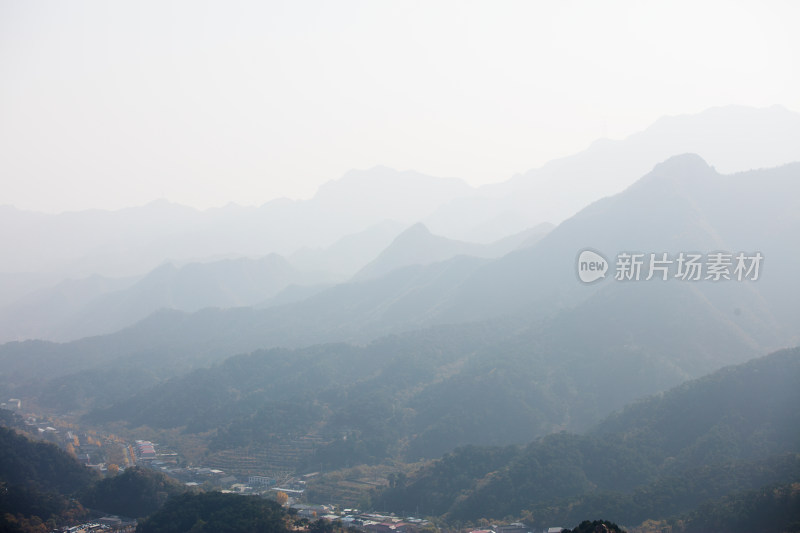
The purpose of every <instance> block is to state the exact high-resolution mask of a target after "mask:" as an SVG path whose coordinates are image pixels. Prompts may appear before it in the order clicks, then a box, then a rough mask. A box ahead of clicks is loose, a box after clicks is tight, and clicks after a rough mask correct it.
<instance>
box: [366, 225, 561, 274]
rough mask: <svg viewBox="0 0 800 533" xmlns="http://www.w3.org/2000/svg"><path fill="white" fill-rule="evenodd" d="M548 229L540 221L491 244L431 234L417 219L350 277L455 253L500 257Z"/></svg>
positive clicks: (534, 239) (384, 270)
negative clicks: (532, 226)
mask: <svg viewBox="0 0 800 533" xmlns="http://www.w3.org/2000/svg"><path fill="white" fill-rule="evenodd" d="M550 229H552V225H550V224H547V223H543V224H539V225H538V226H536V227H535V228H530V229H528V230H526V231H523V232H520V233H518V234H515V235H509V236H508V237H505V238H504V239H501V240H499V241H496V242H493V243H490V244H478V243H471V242H464V241H456V240H453V239H448V238H446V237H441V236H439V235H434V234H432V233H431V232H430V231H429V230H428V228H427V227H425V225H424V224H422V223H420V222H418V223H417V224H414V225H413V226H411V227H410V228H408V229H406V230H405V231H404V232H403V233H401V234H400V235H398V236H397V237H396V238H395V240H394V241H392V243H391V244H390V245H389V247H387V248H386V249H385V250H383V251H382V252H381V253H380V254H379V255H378V257H376V258H375V259H374V260H373V261H371V262H370V263H369V264H367V265H366V266H364V268H362V269H361V270H359V271H358V272H357V273H356V274H355V276H353V281H364V280H368V279H374V278H378V277H380V276H382V275H386V274H388V273H390V272H391V271H393V270H396V269H398V268H402V267H406V266H412V265H429V264H431V263H438V262H440V261H446V260H448V259H451V258H453V257H455V256H457V255H468V256H472V257H484V258H489V259H493V258H498V257H502V256H504V255H505V254H507V253H509V252H511V251H513V250H515V249H518V248H521V247H526V246H532V245H533V244H535V243H536V242H537V241H538V240H539V239H541V238H542V237H544V236H545V235H546V234H547V232H548V231H549V230H550Z"/></svg>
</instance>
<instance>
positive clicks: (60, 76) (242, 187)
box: [0, 0, 800, 212]
mask: <svg viewBox="0 0 800 533" xmlns="http://www.w3.org/2000/svg"><path fill="white" fill-rule="evenodd" d="M799 22H800V3H792V2H763V1H758V2H755V1H754V2H731V1H724V2H696V1H691V2H641V1H632V2H614V3H609V2H561V1H558V2H556V1H553V2H528V1H526V2H498V1H491V2H490V1H486V2H480V3H478V2H464V1H460V0H459V1H441V2H436V1H422V2H408V1H403V2H399V1H398V2H379V1H369V2H354V1H337V2H332V1H326V2H322V1H320V2H307V1H297V0H295V1H288V2H256V1H252V2H249V1H241V2H236V1H227V0H226V1H224V2H223V1H219V2H213V3H207V2H200V1H197V0H191V1H185V2H183V1H180V2H178V1H173V2H170V1H164V0H158V1H141V0H137V1H127V2H122V1H119V2H116V1H115V2H109V1H107V0H98V1H69V2H67V1H63V0H56V1H36V0H18V1H8V0H0V185H2V189H0V204H12V205H15V206H18V207H21V208H26V209H36V210H45V211H51V212H56V211H62V210H73V209H83V208H89V207H103V208H119V207H122V206H130V205H140V204H143V203H146V202H148V201H151V200H153V199H156V198H162V197H164V198H168V199H170V200H172V201H175V202H179V203H184V204H188V205H193V206H196V207H201V208H204V207H209V206H217V205H223V204H225V203H228V202H230V201H233V202H237V203H241V204H247V205H253V204H261V203H263V202H265V201H267V200H269V199H271V198H274V197H278V196H289V197H293V198H303V197H308V196H310V195H311V194H313V192H314V191H315V190H316V187H317V186H319V185H320V184H321V183H323V182H325V181H328V180H330V179H335V178H338V177H340V176H341V175H342V174H343V173H344V172H346V171H347V170H349V169H351V168H369V167H371V166H374V165H378V164H380V165H386V166H390V167H394V168H397V169H400V170H404V169H414V170H418V171H420V172H424V173H429V174H432V175H438V176H458V177H462V178H464V179H465V180H467V181H468V182H469V183H471V184H474V185H477V184H482V183H488V182H495V181H502V180H505V179H508V178H509V177H510V176H511V175H513V174H515V173H517V172H523V171H525V170H528V169H530V168H533V167H536V166H539V165H541V164H543V163H544V162H546V161H548V160H550V159H552V158H554V157H559V156H563V155H568V154H570V153H574V152H576V151H578V150H581V149H583V148H585V147H586V146H587V145H588V144H589V143H590V142H591V141H592V140H594V139H596V138H598V137H604V136H605V137H611V138H622V137H624V136H626V135H629V134H630V133H633V132H635V131H638V130H641V129H643V128H644V127H646V126H647V125H649V124H650V123H651V122H653V121H654V120H655V119H657V118H659V117H660V116H663V115H667V114H681V113H694V112H699V111H701V110H703V109H706V108H708V107H711V106H715V105H726V104H745V105H753V106H759V107H762V106H769V105H772V104H782V105H784V106H786V107H788V108H790V109H793V110H800V58H799V57H798V56H799V55H800V32H798V31H797V25H798V23H799Z"/></svg>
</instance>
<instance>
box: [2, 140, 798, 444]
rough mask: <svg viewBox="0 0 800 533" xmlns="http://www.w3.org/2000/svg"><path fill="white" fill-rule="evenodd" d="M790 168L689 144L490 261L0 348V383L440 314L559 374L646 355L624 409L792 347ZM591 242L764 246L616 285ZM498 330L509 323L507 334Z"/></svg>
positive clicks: (365, 330) (368, 333)
mask: <svg viewBox="0 0 800 533" xmlns="http://www.w3.org/2000/svg"><path fill="white" fill-rule="evenodd" d="M798 172H800V167H799V166H798V165H797V164H793V165H786V166H783V167H780V168H776V169H767V170H756V171H749V172H745V173H740V174H734V175H727V176H726V175H721V174H718V173H717V172H716V171H714V170H713V169H712V168H711V167H709V166H708V165H707V164H706V163H705V162H704V161H703V160H702V159H700V158H699V157H698V156H696V155H683V156H677V157H674V158H671V159H670V160H668V161H666V162H664V163H662V164H659V165H658V166H656V168H654V169H653V171H652V172H650V173H649V174H648V175H646V176H644V177H643V178H642V179H641V180H640V181H638V182H637V183H636V184H634V185H633V186H631V187H630V188H629V189H627V190H626V191H624V192H623V193H620V194H619V195H616V196H614V197H610V198H606V199H603V200H601V201H598V202H596V203H594V204H592V205H590V206H589V207H587V208H586V209H584V210H582V211H581V212H580V213H578V214H577V215H576V216H574V217H572V218H571V219H569V220H567V221H565V222H564V223H562V224H560V225H559V226H558V227H557V228H555V229H553V230H552V231H550V232H549V233H548V234H547V235H546V236H544V237H543V238H542V239H541V240H540V241H538V242H537V243H535V244H533V245H532V246H529V247H527V248H523V249H520V250H517V251H514V252H511V253H509V254H507V255H505V256H503V257H501V258H499V259H486V258H475V257H468V256H463V255H459V256H455V257H452V258H450V259H448V260H445V261H442V262H437V263H431V264H428V265H413V266H407V267H401V268H398V269H395V270H392V271H390V272H389V273H388V274H385V275H383V276H379V277H375V278H372V279H367V280H364V281H360V282H357V281H354V282H350V283H345V284H340V285H337V286H335V287H332V288H329V289H326V290H322V291H321V292H318V293H316V294H314V295H312V296H310V297H308V298H307V299H305V300H302V301H298V302H295V303H292V304H287V305H279V306H274V307H269V308H266V309H263V310H253V309H244V308H242V309H230V310H219V309H218V310H214V309H209V310H204V311H201V312H198V313H195V314H188V313H182V312H176V311H172V312H161V313H158V314H156V315H152V316H150V317H149V318H147V319H146V320H144V321H142V322H140V323H139V324H137V325H135V326H133V327H130V328H127V329H125V330H122V331H120V332H118V333H115V334H112V335H107V336H101V337H97V338H93V339H84V340H81V341H77V342H73V343H68V344H64V345H54V344H47V343H40V342H29V343H22V344H18V343H11V344H6V345H4V346H2V347H0V361H1V362H2V368H3V369H4V370H3V374H2V376H0V379H2V381H3V384H4V385H5V386H6V388H8V389H9V390H22V389H24V387H26V386H28V385H30V384H32V383H34V382H35V383H38V384H39V385H41V383H43V382H46V381H45V380H46V379H60V377H59V376H64V375H65V374H68V373H70V372H79V371H90V370H92V369H95V370H96V371H101V370H102V369H106V370H104V371H110V368H112V367H114V368H134V367H137V365H138V366H139V367H141V365H146V368H147V369H148V372H149V376H150V377H149V378H148V379H150V380H155V381H157V380H159V379H162V378H163V377H166V376H169V375H174V374H175V373H178V372H182V371H185V370H186V369H189V368H192V367H196V366H201V365H206V364H209V363H210V362H213V361H217V360H221V359H223V358H225V357H227V356H230V355H233V354H235V353H241V352H249V351H252V350H256V349H259V348H264V347H269V346H307V345H310V344H314V343H324V342H330V341H341V340H345V341H357V342H367V341H369V340H371V339H375V338H378V337H380V336H381V335H386V334H389V333H393V332H400V331H407V330H413V329H417V328H425V327H429V326H431V325H436V324H447V323H458V322H471V323H473V324H474V323H481V322H483V323H494V324H505V325H504V326H503V327H502V328H498V334H497V335H498V336H497V337H495V336H494V335H488V336H487V339H491V345H492V348H491V350H492V351H493V352H497V353H504V352H505V350H506V348H505V347H504V346H505V345H504V344H503V343H504V339H505V338H509V339H515V340H513V341H512V340H509V341H508V342H511V343H512V344H513V343H516V345H517V346H518V347H517V348H515V349H513V350H510V349H509V350H510V352H511V353H525V352H524V350H523V351H522V352H520V350H519V346H528V345H530V346H533V347H535V346H543V345H544V346H550V349H551V350H552V352H551V353H552V354H557V358H558V359H559V360H563V361H564V362H565V363H564V364H569V365H571V366H570V370H569V372H566V373H563V372H562V373H560V374H559V375H561V376H562V378H563V379H564V380H567V381H571V380H573V379H575V376H579V375H585V376H586V379H591V377H592V376H593V375H596V373H597V372H598V371H601V370H604V371H607V372H608V373H609V376H611V375H619V369H620V368H623V367H626V368H627V367H630V368H636V367H637V365H640V364H644V365H645V367H646V368H648V369H649V370H648V371H647V376H648V378H647V379H642V380H641V388H639V387H638V385H637V383H639V382H638V381H635V380H634V381H631V382H630V383H629V384H628V385H627V387H626V389H625V393H624V394H621V395H619V396H612V397H609V398H608V399H607V400H606V402H605V405H606V409H609V408H617V407H619V406H621V405H622V404H624V403H625V401H629V400H630V399H632V398H634V397H637V396H640V395H642V394H648V393H651V392H654V390H662V389H663V388H665V387H668V386H672V385H674V384H677V383H679V382H681V381H682V380H684V379H687V378H691V377H697V376H700V375H702V374H704V373H707V372H710V371H713V370H715V369H717V368H719V367H721V366H723V365H725V364H730V363H735V362H741V361H744V360H746V359H748V358H750V357H753V356H755V355H758V354H759V353H764V352H765V351H767V350H770V349H774V348H778V347H781V346H784V345H791V344H793V343H796V342H797V339H798V333H799V332H798V330H797V324H798V323H800V321H798V320H796V317H797V310H796V306H795V305H794V302H793V298H794V295H795V294H797V289H796V287H797V280H796V279H795V277H794V272H793V266H792V265H795V264H796V253H797V252H796V250H794V249H793V248H792V247H791V246H788V245H787V243H786V242H785V236H786V235H788V234H791V232H792V231H797V230H798V228H799V226H800V217H798V213H800V206H798V205H797V204H798V201H800V200H798V198H800V195H798V194H796V193H797V183H798V182H797V176H798ZM745 212H746V213H748V214H749V216H748V217H744V216H742V213H745ZM415 232H420V233H424V232H421V231H420V228H414V229H413V231H412V236H413V234H414V233H415ZM425 238H429V237H425ZM586 247H591V248H593V249H596V250H599V251H601V252H603V253H605V254H606V256H607V257H608V258H609V260H613V257H614V256H615V255H616V254H618V253H620V252H625V251H631V252H635V251H638V252H643V253H647V252H653V253H659V252H669V253H671V254H676V253H678V252H680V251H702V252H704V253H705V252H711V251H715V250H728V251H730V252H734V253H735V252H738V251H745V252H748V253H750V252H755V251H760V252H761V253H762V254H763V256H764V258H765V259H764V270H763V276H762V277H761V278H760V279H759V280H758V281H755V282H753V281H742V282H737V281H721V282H712V281H700V282H685V281H680V280H675V279H670V280H668V281H661V280H660V279H656V280H652V281H650V282H644V281H639V282H635V281H629V282H622V281H615V280H614V279H613V278H612V276H611V275H610V276H608V278H607V279H606V280H604V281H602V282H599V283H597V284H592V285H584V284H582V283H580V281H578V278H577V275H576V257H577V254H578V252H579V251H580V250H581V249H583V248H586ZM486 321H493V322H486ZM505 328H511V330H512V331H517V333H516V334H515V335H513V336H511V337H509V336H508V335H507V331H508V330H507V329H505ZM490 329H491V328H490ZM543 339H545V340H543ZM545 341H546V342H545ZM543 343H544V344H543ZM592 354H595V357H593V356H592ZM554 356H556V355H554ZM609 361H617V362H618V366H615V365H613V364H610V363H609ZM598 365H599V366H598ZM612 369H613V370H612ZM654 369H657V370H654ZM593 373H594V374H593ZM145 377H146V376H145ZM143 379H144V377H143ZM151 382H153V381H151ZM596 394H598V393H597V392H594V393H591V394H584V395H582V396H581V397H580V399H579V398H576V399H575V402H576V403H575V408H574V409H572V410H571V414H570V420H572V422H570V423H573V424H577V425H581V424H586V423H588V422H589V421H591V420H596V419H597V417H598V416H600V415H602V413H601V412H600V411H598V410H597V409H593V408H592V405H593V400H592V398H595V397H596V396H595V395H596ZM447 405H452V404H449V403H448V404H447ZM578 406H580V408H578ZM560 420H561V422H560V423H564V419H560ZM430 431H435V429H434V427H433V426H432V427H431V429H430Z"/></svg>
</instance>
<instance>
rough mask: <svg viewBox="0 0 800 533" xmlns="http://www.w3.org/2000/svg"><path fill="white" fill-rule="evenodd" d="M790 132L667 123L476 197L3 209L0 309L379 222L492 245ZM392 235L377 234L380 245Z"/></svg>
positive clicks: (745, 116) (388, 192) (460, 191)
mask: <svg viewBox="0 0 800 533" xmlns="http://www.w3.org/2000/svg"><path fill="white" fill-rule="evenodd" d="M798 135H800V114H798V113H795V112H792V111H789V110H787V109H784V108H781V107H778V106H775V107H771V108H764V109H753V108H746V107H736V106H730V107H723V108H713V109H710V110H708V111H705V112H702V113H699V114H696V115H686V116H680V117H668V118H665V119H662V120H660V121H658V122H656V123H655V124H654V125H653V126H651V127H650V128H648V129H647V130H645V131H643V132H640V133H638V134H635V135H632V136H630V137H628V138H627V139H624V140H621V141H607V140H606V141H598V142H597V143H595V144H593V145H592V146H591V147H589V148H588V149H586V150H584V151H583V152H580V153H578V154H576V155H574V156H570V157H566V158H563V159H560V160H557V161H553V162H551V163H549V164H547V165H545V166H544V167H542V168H541V169H535V170H531V171H529V172H527V173H525V174H522V175H519V176H515V177H514V178H511V179H509V180H507V181H505V182H503V183H501V184H498V185H492V186H486V187H481V188H479V189H475V188H472V187H469V186H468V185H466V184H465V183H464V182H462V181H461V180H458V179H455V178H433V177H430V176H424V175H422V174H419V173H415V172H410V171H405V172H399V171H395V170H391V169H388V168H384V167H376V168H373V169H371V170H366V171H351V172H349V173H347V174H346V175H345V176H343V177H342V178H340V179H338V180H334V181H331V182H329V183H328V184H326V185H325V186H323V187H321V188H320V189H319V191H318V192H317V194H316V195H315V196H314V197H313V198H312V199H310V200H306V201H292V200H287V199H280V200H274V201H272V202H268V203H267V204H264V205H263V206H261V207H258V208H255V207H241V206H236V205H228V206H226V207H223V208H217V209H210V210H207V211H203V212H199V211H196V210H194V209H191V208H187V207H183V206H178V205H174V204H170V203H168V202H165V201H157V202H153V203H151V204H148V205H146V206H142V207H139V208H131V209H124V210H121V211H117V212H104V211H97V210H96V211H86V212H74V213H62V214H59V215H45V214H39V213H31V212H21V211H18V210H16V209H14V208H12V207H9V206H5V207H2V208H0V245H1V246H2V247H3V249H4V250H13V251H14V253H9V254H6V255H7V257H6V259H5V261H4V264H3V266H2V271H1V272H0V274H2V276H0V296H2V298H3V299H2V300H0V303H5V304H7V303H10V302H11V301H13V300H15V299H17V298H19V297H22V296H24V295H25V293H29V292H32V291H33V290H35V289H39V288H45V287H47V286H52V285H55V284H57V283H58V282H60V281H62V280H64V279H67V278H73V279H75V278H83V277H88V276H91V275H94V274H99V275H102V276H107V277H129V276H142V275H144V274H145V273H146V272H148V271H150V270H152V269H154V268H156V267H157V266H159V265H161V264H162V263H164V262H165V261H167V262H174V263H178V264H183V263H186V262H193V261H198V260H203V261H205V260H208V259H214V258H217V259H219V258H230V257H241V256H245V257H261V256H264V255H267V254H270V253H277V254H280V255H283V256H289V255H291V254H293V253H295V252H296V251H298V250H300V249H302V248H327V247H330V246H332V245H333V244H334V243H336V242H337V241H338V240H340V239H342V238H343V237H345V236H347V235H352V234H358V233H360V232H363V231H365V230H366V229H367V228H369V227H372V226H375V225H376V224H382V223H384V222H385V221H387V220H391V221H395V223H398V225H399V228H403V227H408V226H409V225H411V224H414V223H416V222H423V223H425V224H426V226H427V227H428V228H429V229H430V231H431V232H432V233H434V234H436V235H441V236H444V237H448V238H452V239H457V240H464V241H467V242H481V243H488V242H493V241H497V240H499V239H501V238H503V237H506V236H508V235H511V234H515V233H519V232H521V231H524V230H526V229H528V228H531V227H534V226H536V225H537V224H540V223H542V222H550V223H558V222H560V221H562V220H564V219H565V218H566V217H568V216H570V215H572V214H574V213H575V212H577V211H578V210H579V209H581V208H583V207H584V206H586V205H587V204H588V203H590V202H592V201H595V200H597V199H599V198H601V197H603V196H607V195H609V194H614V193H617V192H619V191H621V190H622V189H624V188H625V187H626V186H628V185H630V184H631V183H633V182H634V181H635V180H636V179H638V178H639V177H641V176H642V175H644V174H645V173H647V172H648V171H649V170H650V169H652V168H653V166H655V165H656V164H657V163H659V162H661V161H663V160H665V159H667V158H668V157H671V156H673V155H676V154H679V153H686V152H689V153H697V154H699V155H700V156H701V157H703V158H705V159H706V160H707V161H708V162H709V164H711V165H713V166H715V167H716V168H718V169H722V170H723V171H724V172H735V171H743V170H749V169H751V168H767V167H774V166H778V165H781V164H784V163H788V162H791V161H797V160H800V148H798V147H797V143H794V142H792V141H791V140H792V139H796V138H798ZM399 231H400V229H397V232H396V233H394V234H393V235H387V236H386V240H385V241H384V244H383V246H385V245H388V243H389V242H390V241H391V239H392V238H393V237H394V236H396V235H397V233H399ZM370 259H372V258H367V259H366V260H365V262H364V263H362V264H359V265H355V266H354V267H353V268H355V270H357V269H358V268H360V267H361V266H363V265H364V264H366V262H367V261H369V260H370ZM310 270H321V269H320V268H311V269H310ZM339 270H340V271H341V267H339ZM355 270H349V271H348V272H347V274H349V275H352V274H353V273H354V272H355Z"/></svg>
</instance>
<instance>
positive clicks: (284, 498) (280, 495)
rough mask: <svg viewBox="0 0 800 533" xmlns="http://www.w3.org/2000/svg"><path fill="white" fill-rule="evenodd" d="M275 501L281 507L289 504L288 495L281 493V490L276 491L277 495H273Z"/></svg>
mask: <svg viewBox="0 0 800 533" xmlns="http://www.w3.org/2000/svg"><path fill="white" fill-rule="evenodd" d="M275 501H277V502H278V503H279V504H281V505H286V504H287V503H289V495H288V494H286V493H285V492H283V491H282V490H279V491H278V494H276V495H275Z"/></svg>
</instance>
